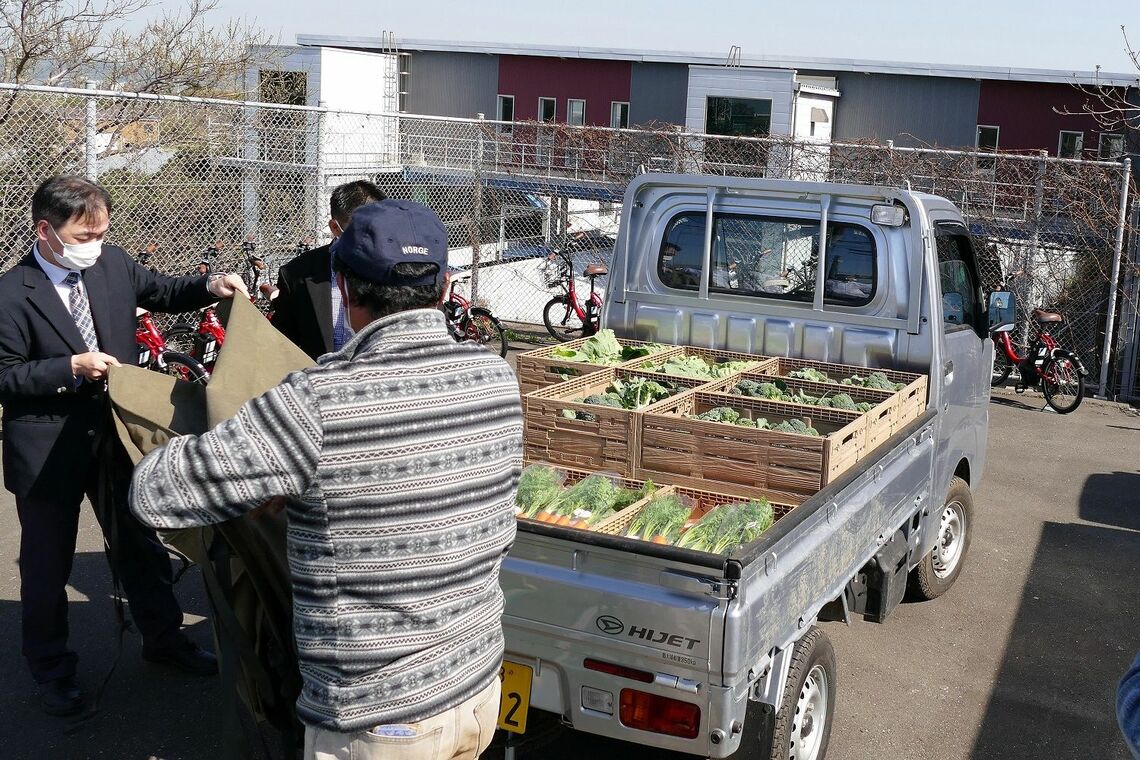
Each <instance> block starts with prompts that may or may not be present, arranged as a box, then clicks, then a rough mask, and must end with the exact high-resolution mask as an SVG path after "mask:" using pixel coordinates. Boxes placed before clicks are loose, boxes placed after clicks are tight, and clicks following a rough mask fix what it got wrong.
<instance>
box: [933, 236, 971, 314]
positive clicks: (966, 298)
mask: <svg viewBox="0 0 1140 760" xmlns="http://www.w3.org/2000/svg"><path fill="white" fill-rule="evenodd" d="M935 240H936V241H937V246H938V281H939V285H940V286H941V290H942V321H943V326H944V327H945V329H946V330H955V329H958V328H962V327H966V328H970V329H975V328H977V326H978V324H980V319H981V308H982V300H981V289H980V287H979V285H978V278H977V275H976V274H975V271H974V267H975V260H974V249H973V245H972V244H971V243H970V236H969V234H968V233H967V232H966V231H965V229H961V230H960V229H959V228H958V227H957V226H955V227H950V226H947V225H940V226H939V227H938V229H937V231H936V233H935Z"/></svg>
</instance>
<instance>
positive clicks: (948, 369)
mask: <svg viewBox="0 0 1140 760" xmlns="http://www.w3.org/2000/svg"><path fill="white" fill-rule="evenodd" d="M942 374H943V375H945V376H946V377H950V375H953V374H954V362H953V361H948V362H946V363H945V364H943V365H942Z"/></svg>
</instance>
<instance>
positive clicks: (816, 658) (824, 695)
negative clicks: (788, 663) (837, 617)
mask: <svg viewBox="0 0 1140 760" xmlns="http://www.w3.org/2000/svg"><path fill="white" fill-rule="evenodd" d="M835 682H836V668H835V650H834V649H833V648H832V646H831V640H830V639H828V638H827V634H825V633H824V632H823V631H822V630H820V629H819V628H816V627H814V626H812V628H811V630H809V631H808V632H807V635H806V636H804V637H803V638H801V639H800V640H799V641H797V642H796V649H795V652H794V653H793V654H792V667H791V668H790V669H789V670H788V683H787V685H786V686H785V687H784V699H783V701H782V702H781V703H780V712H779V714H778V715H777V716H776V726H775V730H774V731H773V733H772V760H823V758H824V757H826V756H827V742H828V740H829V739H830V738H831V718H832V716H833V715H834V714H835V685H836V684H835Z"/></svg>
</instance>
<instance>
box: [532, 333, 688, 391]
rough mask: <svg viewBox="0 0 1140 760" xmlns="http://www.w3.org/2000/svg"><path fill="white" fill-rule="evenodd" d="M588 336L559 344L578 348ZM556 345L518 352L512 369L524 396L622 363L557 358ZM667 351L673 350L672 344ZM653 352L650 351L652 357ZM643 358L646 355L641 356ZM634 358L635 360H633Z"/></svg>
mask: <svg viewBox="0 0 1140 760" xmlns="http://www.w3.org/2000/svg"><path fill="white" fill-rule="evenodd" d="M587 340H589V338H578V339H577V340H572V341H570V342H569V343H563V344H561V345H562V346H563V347H566V348H575V349H576V348H579V347H580V346H581V345H582V344H583V343H585V342H586V341H587ZM618 342H619V343H621V345H622V348H636V347H638V346H648V345H651V344H649V343H646V342H645V341H640V340H625V339H624V338H619V339H618ZM555 348H558V346H543V347H542V348H536V349H533V350H531V351H527V352H525V353H521V354H519V357H518V369H517V370H516V371H515V374H516V376H517V377H518V380H519V390H520V391H521V392H522V393H523V395H526V394H527V393H531V392H533V391H536V390H539V389H540V388H545V387H547V386H549V385H554V384H555V383H561V382H565V381H566V380H572V379H574V378H576V377H581V376H582V375H588V374H590V373H592V372H597V371H598V370H600V369H606V368H607V366H623V365H620V364H619V365H605V364H589V363H586V362H572V361H567V360H566V359H560V358H558V357H556V356H552V355H551V351H553V350H554V349H555ZM668 350H674V349H673V347H672V346H670V347H669V349H668ZM652 355H653V354H651V356H652ZM642 358H646V357H642ZM633 361H636V360H633Z"/></svg>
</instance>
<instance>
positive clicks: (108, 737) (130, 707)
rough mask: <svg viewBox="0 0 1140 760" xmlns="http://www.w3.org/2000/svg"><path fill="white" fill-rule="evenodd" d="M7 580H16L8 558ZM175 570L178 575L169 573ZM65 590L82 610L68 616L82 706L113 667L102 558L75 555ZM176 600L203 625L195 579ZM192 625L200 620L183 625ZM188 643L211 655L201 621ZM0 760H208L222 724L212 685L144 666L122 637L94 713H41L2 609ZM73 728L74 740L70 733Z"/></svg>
mask: <svg viewBox="0 0 1140 760" xmlns="http://www.w3.org/2000/svg"><path fill="white" fill-rule="evenodd" d="M4 564H5V568H4V569H5V570H6V571H10V572H11V573H13V574H15V573H16V572H17V567H16V562H15V558H12V559H11V561H10V562H7V561H6V562H5V563H4ZM176 569H177V565H176ZM71 586H72V588H73V589H74V590H75V591H77V592H78V593H79V594H81V595H82V596H84V597H86V600H75V595H74V594H73V595H72V599H73V601H72V602H71V603H70V604H69V606H68V613H69V615H68V622H69V625H70V629H71V636H70V641H69V643H70V646H71V648H72V649H73V650H75V651H76V652H77V653H78V654H79V680H80V683H81V684H82V686H83V688H84V691H85V693H86V694H87V697H88V699H89V700H90V699H91V698H93V697H94V695H95V692H96V690H97V689H98V686H99V684H100V682H101V681H102V680H103V678H104V677H105V676H106V674H107V672H108V669H109V668H110V667H111V664H112V662H113V661H114V659H115V652H116V649H117V647H118V637H117V635H116V630H117V629H116V621H115V614H114V608H113V606H112V602H111V579H110V572H109V570H108V568H107V561H106V558H105V557H104V555H103V554H102V552H78V553H76V555H75V563H74V568H73V570H72V575H71ZM175 595H176V596H177V597H178V600H179V602H180V603H181V604H182V609H183V612H184V613H186V614H187V615H189V616H200V617H202V616H205V615H206V614H208V613H207V609H206V608H207V604H206V598H205V591H204V590H203V587H202V581H201V578H200V576H199V575H198V571H197V569H192V570H190V571H189V572H187V573H186V575H185V576H184V577H183V578H182V580H181V581H180V582H179V583H178V585H177V586H176V587H175ZM190 619H197V618H190ZM184 630H185V631H186V634H187V635H188V636H189V637H190V638H191V639H193V640H194V641H196V642H198V643H199V644H202V645H203V646H209V647H210V648H211V649H213V641H212V634H211V630H210V623H209V621H208V620H204V619H203V620H197V622H195V623H193V624H190V625H188V626H187V627H186V628H185V629H184ZM0 641H3V642H4V646H3V647H0V672H3V673H4V674H5V678H4V686H5V688H4V689H3V690H0V714H2V715H3V720H0V747H2V749H0V756H2V757H5V758H9V757H10V758H33V757H54V758H66V759H67V760H87V758H93V759H94V758H99V759H102V758H107V760H119V759H121V760H149V759H150V758H160V759H161V760H208V759H209V760H213V759H214V758H218V757H219V756H220V749H219V747H220V742H219V740H218V733H217V729H216V728H215V727H216V726H219V725H220V724H221V714H220V713H221V711H220V709H219V703H220V687H219V683H218V679H217V678H194V677H191V676H186V675H182V674H181V673H178V672H175V671H171V670H169V669H167V668H164V667H162V666H158V665H153V664H150V663H147V662H144V661H143V660H142V657H141V649H142V640H141V638H140V637H139V635H138V634H137V633H135V632H134V631H130V632H127V633H126V634H124V636H123V645H122V653H121V655H120V656H119V661H118V665H117V666H116V668H115V672H114V675H113V676H112V678H111V681H110V683H109V684H108V686H107V688H106V690H105V691H104V693H103V698H102V702H101V703H100V709H99V713H98V714H97V715H96V716H95V717H94V718H92V719H90V720H89V721H87V722H85V723H84V724H82V725H79V726H77V727H76V726H75V719H74V718H53V717H51V716H48V715H46V714H44V713H43V712H42V711H41V709H40V706H39V700H38V696H37V692H36V686H35V683H34V682H33V681H32V677H31V676H30V675H29V674H28V671H27V668H26V666H25V664H24V660H23V657H22V656H21V654H20V604H19V602H18V601H14V600H4V601H0ZM69 728H74V731H73V732H72V733H70V734H69V733H67V731H68V729H69Z"/></svg>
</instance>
